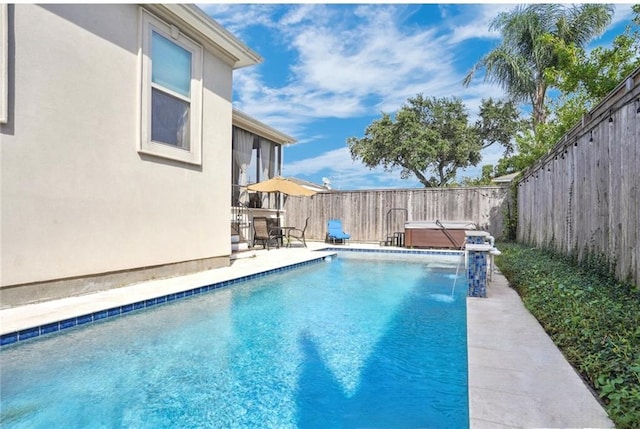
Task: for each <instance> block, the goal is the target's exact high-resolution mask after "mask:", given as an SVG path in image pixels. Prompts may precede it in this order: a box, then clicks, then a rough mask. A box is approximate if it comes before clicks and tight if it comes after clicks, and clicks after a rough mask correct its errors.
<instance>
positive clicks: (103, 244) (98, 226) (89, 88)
mask: <svg viewBox="0 0 640 429" xmlns="http://www.w3.org/2000/svg"><path fill="white" fill-rule="evenodd" d="M0 43H1V46H0V48H1V55H0V139H1V140H0V162H1V170H0V174H1V176H0V180H1V183H0V186H1V202H0V203H1V207H0V209H1V221H0V222H1V223H0V228H1V229H0V244H1V248H0V265H1V267H0V268H1V274H0V276H1V278H0V280H1V283H0V304H1V306H2V307H8V306H14V305H19V304H22V303H26V302H34V301H42V300H47V299H53V298H58V297H65V296H70V295H76V294H83V293H89V292H93V291H97V290H104V289H108V288H113V287H120V286H122V285H124V284H128V283H131V282H136V281H142V280H146V279H150V278H158V277H164V276H169V275H178V274H185V273H190V272H195V271H200V270H204V269H210V268H216V267H222V266H227V265H229V259H230V254H231V244H230V233H229V216H230V213H232V208H231V206H232V198H230V194H231V193H232V189H233V186H232V185H233V183H234V182H236V179H235V178H236V177H238V174H234V173H233V171H232V170H234V169H235V168H236V167H234V165H236V164H237V163H238V162H240V161H242V160H240V161H233V158H234V155H233V152H234V151H233V147H235V143H234V146H233V147H232V140H233V138H232V134H233V133H234V131H233V130H234V129H239V130H242V131H239V132H242V133H250V134H251V135H252V139H253V140H252V141H256V142H257V143H256V144H257V145H258V146H257V147H258V150H259V151H260V150H264V155H265V156H267V154H270V153H273V154H274V155H273V156H274V158H273V161H269V162H272V163H273V165H272V170H271V171H269V167H268V166H267V169H266V170H263V173H264V174H263V178H264V175H269V174H270V172H271V173H273V174H274V175H275V173H277V172H278V171H279V170H280V168H281V167H280V166H281V163H282V155H281V153H282V152H281V145H283V144H288V143H291V142H293V139H291V138H290V137H288V136H286V135H284V134H282V133H279V132H278V131H276V130H273V129H271V128H269V127H267V126H265V125H264V124H261V123H260V122H258V121H255V120H253V119H251V118H249V117H247V116H246V115H244V114H242V113H241V112H237V111H234V109H233V108H232V73H233V70H235V69H238V68H242V67H247V66H252V65H255V64H257V63H259V62H260V61H261V60H262V59H261V57H260V56H259V55H258V54H257V53H255V52H253V51H252V50H251V49H250V48H248V47H247V46H246V45H244V44H243V43H242V42H241V41H240V40H238V39H237V38H236V37H234V36H233V35H232V34H230V33H229V32H228V31H227V30H225V29H224V28H223V27H222V26H220V25H219V24H218V23H216V22H215V21H214V20H212V19H211V18H210V17H208V16H207V15H206V14H205V13H204V12H202V11H201V10H200V9H198V8H197V7H195V6H191V5H182V4H162V5H153V4H143V5H135V4H95V5H88V4H85V5H81V4H66V5H63V4H44V5H31V4H16V5H7V4H2V5H0ZM260 147H264V148H265V149H260ZM253 150H254V146H252V151H253ZM268 159H269V160H271V158H268ZM243 162H244V161H243ZM247 162H248V163H249V164H250V163H251V160H250V161H247ZM245 163H246V162H245ZM243 166H244V167H247V166H246V165H243ZM236 183H237V182H236Z"/></svg>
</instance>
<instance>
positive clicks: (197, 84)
mask: <svg viewBox="0 0 640 429" xmlns="http://www.w3.org/2000/svg"><path fill="white" fill-rule="evenodd" d="M141 21H142V22H141V40H140V46H141V57H142V61H141V63H142V65H141V70H142V71H141V79H140V83H141V88H140V95H141V100H140V124H141V129H140V143H139V145H138V152H140V153H145V154H148V155H155V156H159V157H162V158H168V159H173V160H176V161H182V162H186V163H189V164H196V165H202V63H203V60H202V56H203V48H202V46H201V45H199V44H198V43H196V42H194V41H193V40H192V39H190V38H189V37H187V36H185V35H184V34H182V32H180V30H179V29H178V28H177V27H176V26H174V25H169V24H167V23H165V22H164V21H161V20H160V19H158V18H156V17H155V16H153V15H151V14H149V13H148V12H146V11H145V10H143V11H142V18H141ZM153 32H156V33H158V34H160V35H161V36H163V37H165V38H167V39H168V40H170V41H172V42H173V43H175V44H176V45H178V46H180V47H181V48H183V49H185V50H187V51H189V52H190V53H191V91H190V111H189V115H190V129H189V135H190V144H189V150H185V149H182V148H179V147H176V146H172V145H168V144H165V143H161V142H156V141H153V140H152V139H151V114H152V107H151V92H152V91H151V88H152V82H151V72H152V61H153V58H151V38H152V33H153ZM154 86H155V84H154ZM163 92H164V93H166V94H171V91H169V90H164V89H163Z"/></svg>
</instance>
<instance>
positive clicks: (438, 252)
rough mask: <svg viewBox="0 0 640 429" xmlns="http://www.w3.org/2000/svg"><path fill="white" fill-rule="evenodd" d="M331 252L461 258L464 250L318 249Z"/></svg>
mask: <svg viewBox="0 0 640 429" xmlns="http://www.w3.org/2000/svg"><path fill="white" fill-rule="evenodd" d="M318 250H321V251H329V252H364V253H397V254H404V255H433V256H460V255H462V254H464V251H463V250H431V249H363V248H357V247H352V248H349V247H326V248H322V249H318Z"/></svg>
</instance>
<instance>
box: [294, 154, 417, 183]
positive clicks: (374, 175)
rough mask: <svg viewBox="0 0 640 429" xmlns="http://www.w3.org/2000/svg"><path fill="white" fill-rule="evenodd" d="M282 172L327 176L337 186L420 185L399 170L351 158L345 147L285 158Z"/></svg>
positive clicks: (305, 175)
mask: <svg viewBox="0 0 640 429" xmlns="http://www.w3.org/2000/svg"><path fill="white" fill-rule="evenodd" d="M284 159H285V165H284V171H283V175H284V176H294V177H300V178H305V177H308V176H312V175H318V174H320V175H322V176H325V177H328V178H329V179H330V180H331V182H332V185H333V188H334V189H337V190H356V189H375V188H415V187H421V186H422V185H421V184H420V183H419V182H418V181H417V180H415V179H407V180H405V179H401V178H400V173H399V172H385V171H384V170H383V169H382V168H375V169H369V168H368V167H367V166H365V165H364V164H362V163H361V162H359V161H353V160H352V159H351V154H350V153H349V149H348V148H346V147H345V148H340V149H335V150H331V151H328V152H325V153H323V154H321V155H319V156H316V157H313V158H307V159H304V160H301V161H293V162H287V161H286V159H287V158H286V149H285V158H284Z"/></svg>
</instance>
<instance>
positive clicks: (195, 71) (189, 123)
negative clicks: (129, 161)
mask: <svg viewBox="0 0 640 429" xmlns="http://www.w3.org/2000/svg"><path fill="white" fill-rule="evenodd" d="M141 82H142V88H141V94H142V100H141V113H142V114H141V122H142V123H141V127H142V129H141V133H140V135H141V139H140V147H139V150H140V152H143V153H147V154H151V155H156V156H161V157H163V158H170V159H175V160H178V161H184V162H188V163H191V164H198V165H199V164H201V163H202V155H201V154H202V119H201V118H202V47H201V46H200V45H198V44H197V43H196V42H194V41H193V40H191V39H189V38H188V37H187V36H185V35H184V34H182V33H181V32H180V30H179V29H178V28H177V27H175V26H173V25H169V24H166V23H164V22H162V21H160V20H159V19H157V18H155V17H154V16H152V15H150V14H148V13H147V12H143V14H142V79H141Z"/></svg>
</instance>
